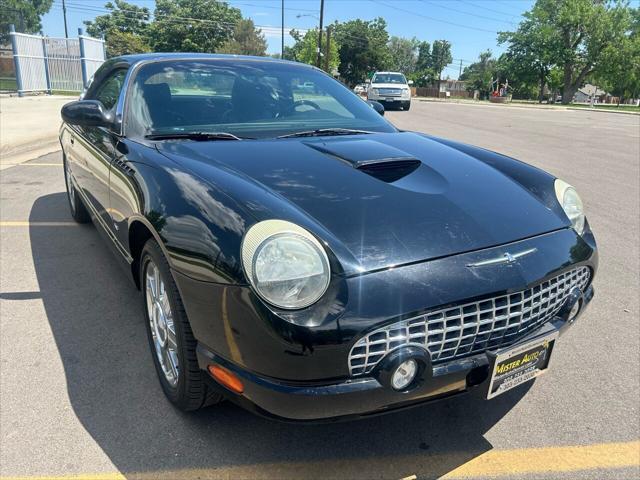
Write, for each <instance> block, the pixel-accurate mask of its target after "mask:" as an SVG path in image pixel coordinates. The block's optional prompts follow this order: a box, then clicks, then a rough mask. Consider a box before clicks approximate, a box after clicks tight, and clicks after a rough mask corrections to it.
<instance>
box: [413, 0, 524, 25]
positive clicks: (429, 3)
mask: <svg viewBox="0 0 640 480" xmlns="http://www.w3.org/2000/svg"><path fill="white" fill-rule="evenodd" d="M419 1H420V2H422V3H424V4H428V5H430V6H432V7H437V8H441V9H443V10H449V11H452V12H458V13H462V14H463V15H468V16H470V17H476V18H482V19H484V20H491V21H492V22H498V23H508V24H510V25H516V23H514V22H510V21H508V20H501V19H499V18H495V17H487V16H485V15H480V14H478V13H472V12H466V11H464V10H459V9H457V8H453V7H444V6H442V5H438V4H437V3H434V2H433V1H429V0H419Z"/></svg>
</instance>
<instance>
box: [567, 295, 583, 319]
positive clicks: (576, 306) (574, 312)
mask: <svg viewBox="0 0 640 480" xmlns="http://www.w3.org/2000/svg"><path fill="white" fill-rule="evenodd" d="M579 312H580V300H577V301H576V302H575V303H574V304H573V307H571V311H570V312H569V322H573V321H574V320H575V319H576V317H577V316H578V313H579Z"/></svg>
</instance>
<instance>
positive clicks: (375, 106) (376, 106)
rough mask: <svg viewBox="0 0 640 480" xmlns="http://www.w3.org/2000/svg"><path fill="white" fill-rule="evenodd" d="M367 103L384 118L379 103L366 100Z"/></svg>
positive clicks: (382, 109)
mask: <svg viewBox="0 0 640 480" xmlns="http://www.w3.org/2000/svg"><path fill="white" fill-rule="evenodd" d="M367 103H368V104H369V105H370V106H371V108H373V109H374V110H375V111H376V112H378V113H379V114H380V115H382V116H384V106H383V105H382V104H381V103H380V102H376V101H374V100H367Z"/></svg>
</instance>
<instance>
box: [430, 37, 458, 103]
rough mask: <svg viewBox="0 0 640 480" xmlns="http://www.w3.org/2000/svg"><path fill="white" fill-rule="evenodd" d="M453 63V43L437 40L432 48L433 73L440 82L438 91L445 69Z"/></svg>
mask: <svg viewBox="0 0 640 480" xmlns="http://www.w3.org/2000/svg"><path fill="white" fill-rule="evenodd" d="M452 61H453V56H452V55H451V42H449V41H447V40H436V41H435V42H433V46H432V47H431V71H432V72H433V74H434V76H435V77H436V78H437V80H438V91H439V90H440V82H441V79H442V71H443V70H444V67H446V66H447V65H449V64H450V63H451V62H452Z"/></svg>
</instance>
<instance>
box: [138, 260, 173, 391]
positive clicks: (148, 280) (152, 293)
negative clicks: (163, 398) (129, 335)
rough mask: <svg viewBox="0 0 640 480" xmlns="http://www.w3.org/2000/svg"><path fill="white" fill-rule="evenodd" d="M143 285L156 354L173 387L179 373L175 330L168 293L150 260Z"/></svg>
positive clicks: (156, 268)
mask: <svg viewBox="0 0 640 480" xmlns="http://www.w3.org/2000/svg"><path fill="white" fill-rule="evenodd" d="M145 286H146V288H145V294H146V303H147V315H148V318H149V326H150V327H151V336H152V337H153V345H154V347H155V351H156V356H157V357H158V362H159V363H160V367H161V368H162V372H163V373H164V376H165V378H166V379H167V382H169V385H171V386H172V387H175V386H176V385H177V383H178V376H179V373H180V365H179V362H178V344H177V341H176V330H175V326H174V323H173V315H172V313H171V305H170V304H169V295H168V294H167V291H166V290H165V284H164V281H163V280H162V276H161V274H160V270H158V267H157V266H156V265H155V263H153V261H152V260H149V263H147V266H146V269H145Z"/></svg>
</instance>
